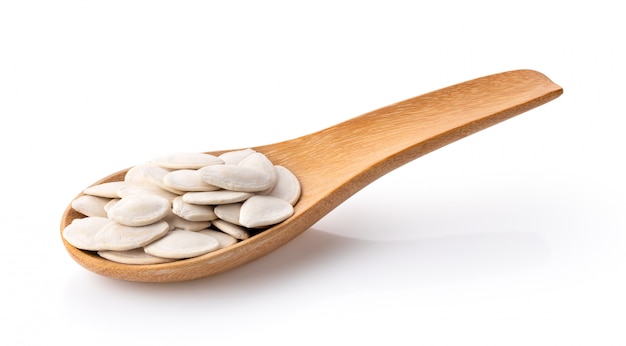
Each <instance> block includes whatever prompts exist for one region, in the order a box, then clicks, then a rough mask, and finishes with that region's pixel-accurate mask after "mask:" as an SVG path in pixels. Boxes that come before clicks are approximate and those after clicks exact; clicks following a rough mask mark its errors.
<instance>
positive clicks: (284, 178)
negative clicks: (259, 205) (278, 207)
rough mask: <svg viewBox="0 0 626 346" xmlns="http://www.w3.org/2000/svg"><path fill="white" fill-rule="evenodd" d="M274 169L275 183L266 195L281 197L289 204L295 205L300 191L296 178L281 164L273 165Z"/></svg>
mask: <svg viewBox="0 0 626 346" xmlns="http://www.w3.org/2000/svg"><path fill="white" fill-rule="evenodd" d="M274 170H275V171H276V177H277V179H276V184H275V185H274V188H273V189H272V190H270V192H269V193H268V194H267V195H268V196H272V197H276V198H280V199H283V200H285V201H287V202H289V204H291V205H296V203H297V202H298V199H300V194H301V193H302V188H301V186H300V182H299V181H298V178H297V177H296V176H295V174H293V173H292V172H291V171H290V170H288V169H287V168H285V167H283V166H274Z"/></svg>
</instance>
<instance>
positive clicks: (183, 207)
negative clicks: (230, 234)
mask: <svg viewBox="0 0 626 346" xmlns="http://www.w3.org/2000/svg"><path fill="white" fill-rule="evenodd" d="M172 212H173V213H174V214H176V215H178V216H180V217H182V218H183V219H185V220H189V221H211V220H215V219H217V215H215V212H214V211H213V206H211V205H199V204H191V203H187V202H185V201H183V198H182V197H177V198H175V199H174V201H173V202H172Z"/></svg>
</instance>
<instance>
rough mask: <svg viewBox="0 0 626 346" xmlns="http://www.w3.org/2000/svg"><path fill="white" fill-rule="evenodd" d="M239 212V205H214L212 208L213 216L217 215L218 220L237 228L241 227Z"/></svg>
mask: <svg viewBox="0 0 626 346" xmlns="http://www.w3.org/2000/svg"><path fill="white" fill-rule="evenodd" d="M240 210H241V203H231V204H222V205H216V206H215V207H214V208H213V212H214V213H215V215H217V217H218V218H220V219H222V220H224V221H228V222H230V223H234V224H235V225H239V226H241V224H240V223H239V211H240Z"/></svg>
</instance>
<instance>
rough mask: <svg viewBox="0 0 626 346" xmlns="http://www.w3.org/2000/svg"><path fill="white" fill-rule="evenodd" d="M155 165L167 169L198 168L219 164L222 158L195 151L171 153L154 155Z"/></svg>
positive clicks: (221, 162)
mask: <svg viewBox="0 0 626 346" xmlns="http://www.w3.org/2000/svg"><path fill="white" fill-rule="evenodd" d="M153 162H154V163H156V164H157V165H159V166H161V167H163V168H167V169H198V168H202V167H204V166H209V165H221V164H223V163H224V161H223V160H222V159H220V158H219V157H217V156H215V155H211V154H205V153H195V152H191V153H188V152H181V153H171V154H166V155H162V156H159V157H156V158H155V159H154V160H153Z"/></svg>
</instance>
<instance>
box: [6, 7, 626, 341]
mask: <svg viewBox="0 0 626 346" xmlns="http://www.w3.org/2000/svg"><path fill="white" fill-rule="evenodd" d="M622 8H623V7H621V6H619V2H618V1H602V0H600V1H575V0H574V1H550V0H547V1H460V0H459V1H451V0H444V1H394V0H385V1H377V2H376V1H311V2H303V1H300V2H297V1H267V0H266V1H135V0H125V1H28V0H25V1H4V0H0V114H2V125H1V128H0V138H1V139H2V149H1V150H2V152H1V158H2V191H3V197H2V199H1V202H0V203H1V205H0V206H1V208H0V210H1V213H2V215H1V216H2V220H3V221H4V224H3V227H2V232H0V234H1V238H0V245H1V247H0V249H1V250H0V256H1V261H2V273H1V275H0V278H1V279H0V280H2V281H1V284H0V304H1V305H0V344H2V345H22V344H23V345H35V344H38V345H41V344H53V343H54V344H56V343H57V342H60V343H62V344H69V345H104V344H106V345H111V344H117V345H130V344H136V343H137V342H140V343H141V344H142V345H257V344H263V345H265V344H270V342H272V343H273V344H275V345H303V344H304V345H321V344H324V345H339V344H348V343H349V344H351V345H357V344H363V343H366V342H367V343H368V344H369V343H371V344H385V345H403V344H406V345H409V344H411V345H416V344H420V345H605V346H606V345H624V344H626V239H625V232H626V217H625V214H626V213H625V210H626V198H625V196H626V194H625V193H626V184H625V183H624V178H623V177H624V174H625V173H626V167H625V163H624V162H625V158H624V154H623V150H622V149H621V148H623V147H624V144H625V143H624V142H626V140H625V139H624V137H623V132H624V121H623V119H624V117H625V115H626V114H625V111H624V107H625V105H624V94H625V93H624V92H625V87H624V80H625V79H626V71H625V69H624V61H626V53H624V48H623V46H624V36H623V34H622V32H623V29H624V28H625V27H626V25H625V24H623V23H624V21H623V10H622ZM520 68H527V69H535V70H537V71H540V72H542V73H544V74H546V75H547V76H548V77H549V78H551V79H552V80H553V81H555V82H556V83H557V84H559V85H561V86H562V87H563V88H564V90H565V93H564V94H563V95H562V96H561V97H560V98H558V99H556V100H555V101H552V102H550V103H548V104H546V105H544V106H541V107H539V108H537V109H535V110H532V111H530V112H528V113H525V114H522V115H520V116H518V117H516V118H514V119H511V120H508V121H506V122H504V123H502V124H499V125H496V126H494V127H492V128H489V129H487V130H484V131H482V132H480V133H478V134H475V135H473V136H471V137H468V138H466V139H463V140H461V141H459V142H456V143H454V144H452V145H449V146H447V147H445V148H443V149H440V150H438V151H435V152H433V153H431V154H428V155H427V156H425V157H422V158H420V159H418V160H416V161H413V162H411V163H409V164H407V165H405V166H403V167H401V168H399V169H398V170H396V171H394V172H392V173H390V174H389V175H388V176H385V177H383V178H381V179H380V180H378V181H376V182H375V183H374V184H372V185H370V186H368V187H367V188H365V189H364V190H362V191H361V192H359V193H358V194H357V195H355V196H354V197H352V198H351V199H349V200H348V201H347V202H345V203H344V204H342V205H341V206H340V207H339V208H338V209H336V210H334V211H333V212H332V213H331V214H329V215H328V216H327V217H326V218H324V219H323V220H321V221H320V222H319V223H317V224H316V225H315V226H314V227H313V228H312V229H310V230H308V231H306V232H305V233H304V234H302V235H301V236H300V237H298V238H296V239H295V240H294V241H292V242H291V243H289V244H288V245H286V246H285V247H284V248H281V249H279V250H277V251H276V252H274V253H272V254H270V255H268V256H267V257H265V258H262V259H260V260H258V261H256V262H254V263H251V264H249V265H246V266H244V267H241V268H239V269H236V270H233V271H231V272H228V273H225V274H222V275H218V276H215V277H212V278H207V279H201V280H198V281H193V282H185V283H177V284H163V285H157V284H138V283H130V282H122V281H116V280H112V279H109V278H105V277H101V276H99V275H97V274H93V273H91V272H89V271H87V270H85V269H83V268H82V267H80V266H79V265H78V264H76V263H75V262H74V261H73V260H72V259H71V258H70V257H69V255H68V254H67V253H66V252H65V249H64V248H63V246H62V243H61V239H60V234H59V223H60V220H61V215H62V213H63V211H64V209H65V207H66V206H67V205H68V204H69V202H70V201H71V199H72V198H74V196H76V194H78V193H79V192H80V191H81V190H82V189H83V188H84V187H86V186H88V185H90V184H92V183H93V182H95V181H96V180H98V179H99V178H101V177H103V176H105V175H107V174H108V173H111V172H114V171H118V170H120V169H123V168H127V167H129V166H131V165H134V164H137V163H141V162H144V161H147V160H149V159H151V158H152V157H153V156H155V155H158V154H162V153H167V152H175V151H210V150H218V149H232V148H240V147H247V146H255V145H259V144H265V143H272V142H277V141H281V140H286V139H290V138H294V137H298V136H300V135H304V134H306V133H309V132H313V131H316V130H320V129H322V128H325V127H327V126H331V125H334V124H336V123H338V122H341V121H343V120H347V119H349V118H352V117H355V116H358V115H360V114H363V113H365V112H368V111H370V110H374V109H377V108H379V107H382V106H385V105H388V104H390V103H394V102H397V101H401V100H404V99H406V98H410V97H413V96H417V95H420V94H422V93H425V92H428V91H432V90H435V89H438V88H441V87H445V86H448V85H451V84H455V83H458V82H462V81H465V80H469V79H473V78H477V77H480V76H483V75H488V74H492V73H498V72H503V71H507V70H514V69H520ZM381 145H384V144H381ZM329 155H333V153H329ZM320 164H324V159H323V158H320Z"/></svg>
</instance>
